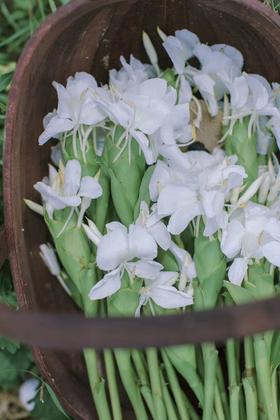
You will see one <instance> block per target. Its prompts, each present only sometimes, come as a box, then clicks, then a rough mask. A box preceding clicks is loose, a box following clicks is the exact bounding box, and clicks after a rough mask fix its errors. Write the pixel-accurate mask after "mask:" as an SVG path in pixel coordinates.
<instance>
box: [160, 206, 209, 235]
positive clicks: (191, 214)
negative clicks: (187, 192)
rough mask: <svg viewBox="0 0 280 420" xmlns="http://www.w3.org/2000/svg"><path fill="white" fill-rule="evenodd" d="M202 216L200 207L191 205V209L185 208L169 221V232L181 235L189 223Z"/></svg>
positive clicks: (173, 215)
mask: <svg viewBox="0 0 280 420" xmlns="http://www.w3.org/2000/svg"><path fill="white" fill-rule="evenodd" d="M200 214H201V209H200V206H198V205H196V204H195V203H194V205H193V206H192V205H190V206H189V207H183V208H181V209H178V210H177V211H175V213H173V214H172V216H171V217H170V219H169V223H168V226H167V230H168V231H169V232H170V233H172V234H173V235H180V233H182V232H183V231H184V230H185V229H186V227H187V226H188V225H189V223H190V222H191V221H192V220H193V219H194V218H195V217H196V216H199V215H200Z"/></svg>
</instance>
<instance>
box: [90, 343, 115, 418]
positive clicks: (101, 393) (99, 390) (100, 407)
mask: <svg viewBox="0 0 280 420" xmlns="http://www.w3.org/2000/svg"><path fill="white" fill-rule="evenodd" d="M84 358H85V362H86V367H87V372H88V378H89V383H90V389H91V392H92V396H93V400H94V403H95V407H96V411H97V414H98V417H99V419H100V420H111V414H110V410H109V406H108V402H107V397H106V390H105V381H104V379H103V378H101V377H100V373H99V368H98V360H97V354H96V351H95V350H92V349H85V350H84Z"/></svg>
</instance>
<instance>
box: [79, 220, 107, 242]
mask: <svg viewBox="0 0 280 420" xmlns="http://www.w3.org/2000/svg"><path fill="white" fill-rule="evenodd" d="M87 222H88V224H87V225H86V224H85V223H83V228H84V230H85V233H86V235H87V237H88V239H89V240H90V241H92V242H93V243H94V245H96V246H98V245H99V243H100V241H101V239H102V237H103V235H102V233H101V232H100V230H99V229H98V227H97V226H96V224H95V223H94V222H93V221H92V220H90V219H87Z"/></svg>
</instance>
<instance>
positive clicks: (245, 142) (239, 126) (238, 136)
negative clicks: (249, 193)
mask: <svg viewBox="0 0 280 420" xmlns="http://www.w3.org/2000/svg"><path fill="white" fill-rule="evenodd" d="M249 121H250V118H249V117H248V118H244V119H243V120H242V121H238V122H236V123H235V125H234V128H233V130H232V134H231V135H228V136H227V138H226V141H225V147H226V153H227V154H231V155H232V154H233V155H236V156H237V157H238V163H239V165H242V166H243V167H244V168H245V171H246V173H247V175H248V178H247V179H246V182H247V185H248V186H249V185H250V184H251V183H252V182H253V181H255V179H256V178H257V177H258V156H257V147H256V134H252V135H251V137H249V136H248V126H249ZM226 129H227V127H225V130H226Z"/></svg>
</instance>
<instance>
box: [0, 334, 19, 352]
mask: <svg viewBox="0 0 280 420" xmlns="http://www.w3.org/2000/svg"><path fill="white" fill-rule="evenodd" d="M19 348H20V344H19V343H18V342H17V341H13V340H9V339H8V338H5V337H0V350H7V352H9V353H11V354H15V353H16V352H17V351H18V350H19Z"/></svg>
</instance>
